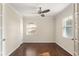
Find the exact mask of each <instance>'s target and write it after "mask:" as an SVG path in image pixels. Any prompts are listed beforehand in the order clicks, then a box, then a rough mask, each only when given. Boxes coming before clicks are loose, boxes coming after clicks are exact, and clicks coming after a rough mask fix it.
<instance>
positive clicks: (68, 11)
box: [55, 4, 74, 55]
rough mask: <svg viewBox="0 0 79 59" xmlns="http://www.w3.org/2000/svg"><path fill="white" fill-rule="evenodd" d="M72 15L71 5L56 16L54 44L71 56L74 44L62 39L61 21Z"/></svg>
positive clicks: (69, 40)
mask: <svg viewBox="0 0 79 59" xmlns="http://www.w3.org/2000/svg"><path fill="white" fill-rule="evenodd" d="M70 15H73V6H72V4H71V5H69V6H68V7H67V8H65V9H64V10H63V11H62V12H60V13H59V14H58V15H56V16H55V17H56V43H57V44H58V45H60V46H61V47H62V48H64V49H65V50H66V51H68V52H69V53H71V54H72V55H73V53H74V46H73V45H74V43H73V41H72V40H71V39H68V38H64V37H63V36H62V33H63V32H62V30H63V27H62V23H63V19H64V18H65V17H67V16H70Z"/></svg>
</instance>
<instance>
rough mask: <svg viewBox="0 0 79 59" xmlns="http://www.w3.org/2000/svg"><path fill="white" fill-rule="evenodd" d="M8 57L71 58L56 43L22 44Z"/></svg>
mask: <svg viewBox="0 0 79 59" xmlns="http://www.w3.org/2000/svg"><path fill="white" fill-rule="evenodd" d="M10 56H71V54H69V53H68V52H67V51H65V50H64V49H62V48H61V47H60V46H58V45H57V44H56V43H23V44H22V45H21V46H20V47H19V48H18V49H17V50H16V51H14V52H13V53H12V54H11V55H10Z"/></svg>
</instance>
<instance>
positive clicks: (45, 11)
mask: <svg viewBox="0 0 79 59" xmlns="http://www.w3.org/2000/svg"><path fill="white" fill-rule="evenodd" d="M49 11H50V10H49V9H47V10H44V11H42V13H47V12H49Z"/></svg>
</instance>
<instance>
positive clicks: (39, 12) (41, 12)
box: [38, 7, 50, 17]
mask: <svg viewBox="0 0 79 59" xmlns="http://www.w3.org/2000/svg"><path fill="white" fill-rule="evenodd" d="M49 11H50V9H46V10H43V11H42V7H39V10H38V14H40V15H41V16H42V17H45V13H48V12H49Z"/></svg>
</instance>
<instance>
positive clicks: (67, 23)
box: [63, 16, 73, 38]
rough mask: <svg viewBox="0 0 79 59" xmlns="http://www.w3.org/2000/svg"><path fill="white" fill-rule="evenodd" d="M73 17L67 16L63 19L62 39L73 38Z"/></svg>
mask: <svg viewBox="0 0 79 59" xmlns="http://www.w3.org/2000/svg"><path fill="white" fill-rule="evenodd" d="M72 20H73V17H72V16H69V17H66V18H65V19H64V22H63V24H64V26H63V28H64V29H63V37H64V38H73V27H72V26H73V24H72V23H73V22H72Z"/></svg>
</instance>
